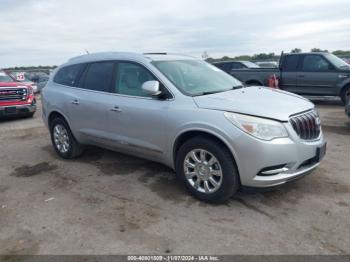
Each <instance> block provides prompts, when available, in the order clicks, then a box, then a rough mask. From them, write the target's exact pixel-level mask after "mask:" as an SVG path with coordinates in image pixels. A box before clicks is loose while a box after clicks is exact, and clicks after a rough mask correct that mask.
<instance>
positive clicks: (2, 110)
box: [0, 103, 36, 118]
mask: <svg viewBox="0 0 350 262" xmlns="http://www.w3.org/2000/svg"><path fill="white" fill-rule="evenodd" d="M35 111H36V104H34V103H32V104H24V105H13V106H0V118H6V117H15V116H24V115H28V114H31V113H34V112H35Z"/></svg>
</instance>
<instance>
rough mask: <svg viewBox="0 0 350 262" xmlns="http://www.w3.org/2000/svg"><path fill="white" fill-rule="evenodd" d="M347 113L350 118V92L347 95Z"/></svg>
mask: <svg viewBox="0 0 350 262" xmlns="http://www.w3.org/2000/svg"><path fill="white" fill-rule="evenodd" d="M345 113H346V114H347V115H348V117H350V91H349V92H347V95H346V104H345Z"/></svg>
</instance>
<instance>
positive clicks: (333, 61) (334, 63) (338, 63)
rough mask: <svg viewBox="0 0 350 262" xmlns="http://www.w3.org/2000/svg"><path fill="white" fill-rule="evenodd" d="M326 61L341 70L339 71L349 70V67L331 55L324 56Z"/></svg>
mask: <svg viewBox="0 0 350 262" xmlns="http://www.w3.org/2000/svg"><path fill="white" fill-rule="evenodd" d="M325 56H326V57H327V58H328V60H329V61H330V62H331V63H332V64H333V65H334V66H336V67H338V68H341V69H349V68H350V66H349V65H348V64H347V63H346V62H345V61H344V60H342V59H340V58H339V57H337V56H335V55H333V54H326V55H325Z"/></svg>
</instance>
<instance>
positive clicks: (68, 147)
mask: <svg viewBox="0 0 350 262" xmlns="http://www.w3.org/2000/svg"><path fill="white" fill-rule="evenodd" d="M50 133H51V141H52V145H53V147H54V149H55V151H56V153H57V154H58V155H59V156H60V157H62V158H65V159H71V158H75V157H77V156H79V155H80V154H81V153H82V146H81V145H80V144H79V143H78V141H77V140H76V139H75V137H74V136H73V134H72V131H71V130H70V128H69V126H68V124H67V122H66V121H65V120H64V119H62V118H55V119H54V120H53V121H52V123H51V125H50Z"/></svg>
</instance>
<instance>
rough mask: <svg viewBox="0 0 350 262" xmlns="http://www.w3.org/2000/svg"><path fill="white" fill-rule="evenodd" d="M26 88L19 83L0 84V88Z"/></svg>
mask: <svg viewBox="0 0 350 262" xmlns="http://www.w3.org/2000/svg"><path fill="white" fill-rule="evenodd" d="M23 86H28V85H26V84H24V83H21V82H0V88H1V87H23Z"/></svg>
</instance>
